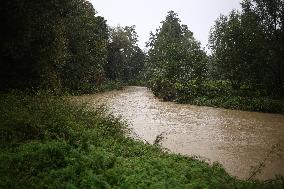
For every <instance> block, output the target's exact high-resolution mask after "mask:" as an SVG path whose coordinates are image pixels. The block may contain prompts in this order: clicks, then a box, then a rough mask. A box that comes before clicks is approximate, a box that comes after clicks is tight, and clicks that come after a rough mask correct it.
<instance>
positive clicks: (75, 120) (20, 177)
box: [0, 93, 284, 189]
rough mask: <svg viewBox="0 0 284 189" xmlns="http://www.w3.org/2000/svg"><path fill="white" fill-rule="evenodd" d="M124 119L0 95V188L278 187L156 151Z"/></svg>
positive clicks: (41, 98) (44, 99) (52, 100)
mask: <svg viewBox="0 0 284 189" xmlns="http://www.w3.org/2000/svg"><path fill="white" fill-rule="evenodd" d="M126 131H127V129H126V125H125V124H124V123H122V122H121V121H120V120H118V119H116V118H114V117H113V116H111V115H108V114H106V113H105V111H104V110H103V109H92V108H90V107H88V106H86V105H78V104H77V103H76V104H75V103H71V102H69V101H67V100H65V99H63V98H62V97H52V96H50V95H48V96H45V95H38V96H28V95H25V94H23V93H13V94H2V95H0V133H1V146H0V188H3V189H6V188H7V189H8V188H9V189H10V188H21V189H22V188H29V189H30V188H70V189H73V188H125V189H126V188H127V189H128V188H155V189H156V188H214V189H215V188H283V186H284V181H283V179H282V180H281V179H279V180H277V181H271V182H269V183H262V182H257V181H254V182H252V181H240V180H237V179H236V178H234V177H231V176H230V175H228V174H227V173H226V172H225V171H224V169H223V168H222V167H221V166H220V165H219V164H217V163H215V164H213V165H208V164H207V163H205V162H202V161H199V160H196V159H194V158H191V157H185V156H181V155H174V154H169V153H166V152H163V151H162V150H161V149H159V147H157V146H152V145H148V144H144V143H142V142H140V141H134V140H133V139H131V138H128V137H127V136H125V132H126Z"/></svg>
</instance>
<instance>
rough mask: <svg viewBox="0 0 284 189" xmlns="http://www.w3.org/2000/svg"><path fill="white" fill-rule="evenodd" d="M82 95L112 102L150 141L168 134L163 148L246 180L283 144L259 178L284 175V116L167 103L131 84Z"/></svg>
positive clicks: (88, 98)
mask: <svg viewBox="0 0 284 189" xmlns="http://www.w3.org/2000/svg"><path fill="white" fill-rule="evenodd" d="M82 99H84V100H87V101H88V102H90V103H93V104H96V105H97V104H100V103H104V104H106V105H107V106H108V107H109V108H110V110H111V111H112V112H113V113H114V114H115V115H119V116H122V118H124V119H125V120H127V121H128V122H129V123H130V126H131V128H132V130H133V133H135V134H136V135H138V136H139V137H140V138H142V139H144V140H146V141H148V142H149V143H153V142H154V140H155V139H156V136H157V135H159V134H161V133H162V132H165V133H166V138H164V139H163V141H162V146H163V147H165V148H168V149H169V150H171V151H172V152H174V153H181V154H186V155H198V156H201V157H203V158H204V159H206V160H207V161H209V162H214V161H218V162H220V163H221V164H222V165H223V166H224V167H225V169H226V170H227V171H228V172H229V173H230V174H232V175H235V176H237V177H239V178H242V179H245V178H248V176H249V175H250V173H251V167H252V166H257V165H258V164H259V162H261V161H263V160H264V159H265V158H266V156H267V155H269V153H270V151H271V147H272V146H273V145H275V144H279V145H280V147H279V148H280V150H282V151H278V155H277V154H276V153H275V154H270V155H269V158H268V160H267V162H266V166H265V168H264V169H263V171H262V172H261V174H260V175H258V176H257V178H258V179H270V178H273V177H274V175H275V174H280V175H284V159H283V158H284V151H283V147H284V115H280V114H267V113H257V112H247V111H237V110H227V109H220V108H210V107H204V106H192V105H181V104H175V103H173V102H162V101H160V100H159V99H157V98H155V97H154V95H153V93H152V92H151V91H150V90H148V89H147V88H145V87H126V88H125V89H123V90H121V91H111V92H106V93H101V94H98V95H86V96H82Z"/></svg>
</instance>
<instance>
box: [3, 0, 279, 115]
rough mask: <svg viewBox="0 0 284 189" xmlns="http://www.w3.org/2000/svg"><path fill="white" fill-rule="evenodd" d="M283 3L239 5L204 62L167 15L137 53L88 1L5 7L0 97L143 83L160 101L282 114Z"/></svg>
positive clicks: (220, 24) (212, 39) (21, 0)
mask: <svg viewBox="0 0 284 189" xmlns="http://www.w3.org/2000/svg"><path fill="white" fill-rule="evenodd" d="M283 4H284V1H283V0H243V1H241V10H239V11H237V10H233V11H231V12H230V14H229V15H221V16H220V17H219V18H218V19H217V20H216V22H215V25H214V26H213V27H212V29H211V31H210V34H209V47H210V49H211V53H210V54H208V53H206V52H205V50H204V48H202V47H201V45H200V43H199V42H198V41H197V40H196V39H195V38H194V36H193V33H192V32H191V31H190V29H189V28H188V26H186V25H184V24H182V23H181V20H180V19H179V18H178V15H177V14H176V13H175V12H174V11H169V12H168V14H167V16H166V18H165V20H164V21H162V25H161V26H160V27H159V28H158V29H157V30H156V31H155V32H151V33H150V39H149V41H148V42H147V44H146V47H147V50H148V51H147V52H144V51H142V50H141V48H139V46H138V45H137V41H138V35H137V33H136V31H135V26H125V27H122V26H118V27H110V26H108V25H107V21H106V20H105V19H104V18H103V17H101V16H98V15H97V12H96V10H95V9H94V7H93V6H92V4H91V3H90V2H88V1H87V0H48V1H44V2H43V1H40V0H10V1H3V2H1V7H0V14H1V23H2V26H3V27H2V29H1V31H0V32H1V33H0V36H1V39H0V40H1V41H0V45H1V48H0V91H7V90H10V89H36V90H37V89H42V88H43V89H52V90H53V91H59V92H60V91H67V92H70V91H71V92H73V91H76V92H80V93H88V92H94V91H96V90H97V88H99V87H100V86H102V85H106V83H108V82H122V83H124V84H125V85H126V84H146V85H147V86H148V87H149V88H151V89H152V91H153V92H154V93H155V95H157V96H158V97H160V98H163V99H164V100H173V101H177V102H182V103H193V104H198V105H209V106H221V107H230V108H240V109H248V110H259V111H276V112H279V111H280V112H281V111H284V110H283V109H284V108H283V96H284V74H283V73H284V68H283V67H284V62H283V61H284V57H283V56H284V26H283V20H284V16H283V15H284V10H283V7H284V5H283ZM275 100H278V101H275ZM279 100H280V101H281V102H280V103H279Z"/></svg>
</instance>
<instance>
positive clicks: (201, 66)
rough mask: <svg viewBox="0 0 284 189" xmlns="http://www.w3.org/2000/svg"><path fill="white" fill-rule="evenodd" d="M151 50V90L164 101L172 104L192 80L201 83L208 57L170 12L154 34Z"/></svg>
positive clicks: (185, 27) (150, 45)
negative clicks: (183, 87)
mask: <svg viewBox="0 0 284 189" xmlns="http://www.w3.org/2000/svg"><path fill="white" fill-rule="evenodd" d="M147 46H148V47H149V60H148V61H149V70H150V71H148V72H149V73H150V76H149V77H150V82H149V84H150V87H151V88H152V90H153V91H154V92H155V93H156V94H157V95H158V96H160V97H162V98H164V99H166V100H172V99H174V98H175V97H176V95H177V93H178V91H177V89H178V88H180V87H179V86H181V85H185V84H186V83H188V82H189V81H190V80H197V81H198V82H201V81H202V79H203V77H204V76H205V74H206V67H205V65H206V62H207V56H206V54H205V52H204V51H203V50H202V49H201V48H200V44H199V43H198V42H197V41H196V40H195V39H194V37H193V33H192V32H191V31H190V30H189V29H188V28H187V26H186V25H181V24H180V20H179V18H178V15H177V14H176V13H175V12H173V11H169V12H168V15H167V16H166V19H165V21H163V22H162V26H161V27H160V28H159V29H157V30H156V33H155V34H153V33H151V38H150V40H149V42H148V44H147Z"/></svg>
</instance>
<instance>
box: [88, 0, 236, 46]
mask: <svg viewBox="0 0 284 189" xmlns="http://www.w3.org/2000/svg"><path fill="white" fill-rule="evenodd" d="M90 2H91V3H92V4H93V5H94V7H95V9H96V10H97V12H98V14H99V15H100V16H103V17H105V19H106V20H107V23H108V25H110V26H117V25H121V26H131V25H135V26H136V32H137V34H138V35H139V46H140V47H141V48H142V49H143V48H144V47H145V42H146V41H148V39H149V36H150V35H149V33H150V31H155V30H156V28H158V27H159V26H160V22H161V21H162V20H164V19H165V17H166V15H167V12H168V11H170V10H173V11H175V12H176V13H178V15H179V18H180V20H181V23H182V24H186V25H187V26H188V28H189V29H190V30H191V31H192V32H193V33H194V37H195V38H196V39H197V40H198V41H200V42H201V44H202V46H203V47H205V46H206V44H207V42H208V34H209V30H210V28H211V27H212V26H213V25H214V21H215V20H216V19H217V18H218V17H219V16H220V14H228V13H229V12H230V11H231V10H232V9H238V8H239V7H240V5H239V3H240V0H90Z"/></svg>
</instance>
